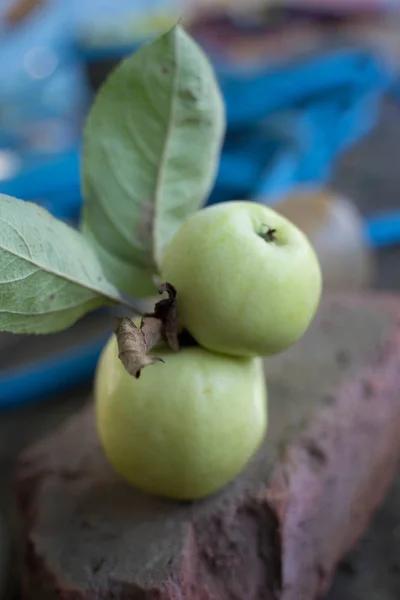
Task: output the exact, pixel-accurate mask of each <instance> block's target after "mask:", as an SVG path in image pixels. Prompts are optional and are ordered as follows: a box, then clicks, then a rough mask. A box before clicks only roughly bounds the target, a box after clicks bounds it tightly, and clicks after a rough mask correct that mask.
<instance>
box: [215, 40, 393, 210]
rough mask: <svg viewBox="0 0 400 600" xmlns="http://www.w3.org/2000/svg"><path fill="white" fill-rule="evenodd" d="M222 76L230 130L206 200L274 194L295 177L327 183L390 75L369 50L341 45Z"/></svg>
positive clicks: (370, 119)
mask: <svg viewBox="0 0 400 600" xmlns="http://www.w3.org/2000/svg"><path fill="white" fill-rule="evenodd" d="M219 78H220V83H221V88H222V91H223V94H224V97H225V101H226V105H227V119H228V133H227V138H226V142H225V145H224V148H223V154H222V159H221V164H220V169H219V173H218V177H217V182H216V186H215V189H214V190H213V194H212V196H211V198H210V203H214V202H218V201H220V199H226V197H227V196H231V197H233V198H235V197H236V198H238V197H247V198H249V197H250V198H253V199H258V198H262V199H263V200H265V199H266V201H268V202H273V201H274V199H276V198H277V197H279V196H280V195H281V194H284V193H286V192H288V191H290V189H292V188H293V187H295V186H296V185H297V184H298V183H310V184H321V183H325V182H326V181H327V180H328V179H329V177H330V175H331V172H332V168H333V165H334V161H335V159H336V158H337V157H338V156H339V155H340V153H341V152H343V151H344V150H346V149H347V148H348V147H349V146H350V145H351V144H354V143H355V142H357V141H358V140H359V139H360V138H362V137H363V136H364V135H365V134H366V133H368V132H369V131H370V130H371V128H372V127H373V126H374V125H375V124H376V121H377V116H378V109H379V103H380V100H381V97H382V95H383V94H384V93H386V92H388V91H390V88H391V85H392V84H393V81H394V78H395V75H394V72H393V71H392V69H391V66H390V64H389V63H384V62H383V61H381V60H379V58H377V57H375V56H373V55H371V54H368V53H367V52H360V51H354V50H347V51H345V50H338V51H332V52H330V53H327V54H326V55H324V56H320V57H313V58H312V59H310V60H308V61H303V62H299V63H298V64H292V65H290V66H287V67H285V68H282V69H280V70H276V71H267V72H265V73H259V74H258V75H257V76H256V77H254V76H253V77H252V78H251V79H249V76H248V74H242V75H240V74H232V73H228V72H226V71H224V70H221V71H220V75H219ZM240 162H241V164H242V166H243V177H242V180H240V175H239V174H238V167H239V163H240ZM250 162H251V163H252V165H251V166H250ZM239 173H240V171H239ZM233 182H236V185H234V184H233Z"/></svg>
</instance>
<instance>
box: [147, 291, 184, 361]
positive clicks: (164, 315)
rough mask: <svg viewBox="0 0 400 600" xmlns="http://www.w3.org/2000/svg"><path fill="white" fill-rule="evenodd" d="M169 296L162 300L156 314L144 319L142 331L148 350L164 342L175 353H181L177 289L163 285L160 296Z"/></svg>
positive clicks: (156, 307)
mask: <svg viewBox="0 0 400 600" xmlns="http://www.w3.org/2000/svg"><path fill="white" fill-rule="evenodd" d="M165 292H166V293H167V294H168V298H165V299H163V300H160V301H159V302H157V304H156V305H155V307H154V312H153V313H152V314H150V315H145V316H144V317H143V319H142V323H141V330H142V331H143V333H144V336H145V340H146V344H147V347H148V349H149V350H150V348H153V346H155V345H156V344H158V343H159V342H161V341H164V342H166V343H167V344H168V346H169V348H170V349H171V350H173V351H174V352H178V351H179V339H178V331H179V323H178V307H177V300H176V295H177V294H176V289H175V288H174V286H173V285H171V284H170V283H163V284H162V285H160V287H159V288H158V293H159V294H164V293H165Z"/></svg>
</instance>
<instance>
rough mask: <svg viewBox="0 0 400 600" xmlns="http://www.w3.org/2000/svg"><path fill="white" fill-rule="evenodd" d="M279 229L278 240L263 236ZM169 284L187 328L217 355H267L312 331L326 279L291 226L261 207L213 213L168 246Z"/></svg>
mask: <svg viewBox="0 0 400 600" xmlns="http://www.w3.org/2000/svg"><path fill="white" fill-rule="evenodd" d="M268 228H271V229H274V230H276V233H275V234H274V235H275V237H276V241H266V240H265V239H264V238H263V237H261V235H260V234H262V233H265V232H266V230H267V229H268ZM161 272H162V277H163V280H164V281H168V282H169V283H171V284H172V285H173V286H174V287H175V288H176V290H177V293H178V296H177V298H178V311H179V318H180V321H181V323H182V325H183V326H184V327H185V328H186V329H187V330H188V331H189V332H190V333H191V334H192V336H193V337H194V338H195V339H196V340H197V342H198V343H199V344H200V345H201V346H203V347H204V348H207V349H208V350H211V351H214V352H221V353H224V354H232V355H237V356H256V355H260V356H269V355H273V354H278V353H279V352H282V351H283V350H285V349H286V348H288V347H289V346H291V345H292V344H293V343H294V342H295V341H297V340H298V339H299V338H301V337H302V335H303V334H304V333H305V331H306V330H307V328H308V327H309V325H310V323H311V321H312V319H313V317H314V314H315V312H316V310H317V308H318V304H319V301H320V297H321V291H322V274H321V269H320V265H319V262H318V259H317V256H316V254H315V252H314V250H313V248H312V246H311V244H310V242H309V241H308V238H307V237H306V236H305V234H303V233H302V232H301V231H300V229H298V228H297V227H296V226H295V225H294V224H293V223H292V222H291V221H289V220H287V219H286V218H285V217H283V216H281V215H279V214H278V213H277V212H276V211H274V210H273V209H271V208H269V207H267V206H264V205H262V204H258V203H255V202H244V201H232V202H224V203H221V204H216V205H213V206H210V207H207V208H205V209H203V210H200V211H199V212H197V213H195V214H194V215H192V216H191V217H189V218H188V219H187V221H185V222H184V223H183V225H182V226H181V227H180V229H179V230H178V231H177V233H176V234H175V235H174V237H173V238H172V240H171V242H170V243H169V244H168V245H167V247H166V249H165V252H164V256H163V263H162V267H161Z"/></svg>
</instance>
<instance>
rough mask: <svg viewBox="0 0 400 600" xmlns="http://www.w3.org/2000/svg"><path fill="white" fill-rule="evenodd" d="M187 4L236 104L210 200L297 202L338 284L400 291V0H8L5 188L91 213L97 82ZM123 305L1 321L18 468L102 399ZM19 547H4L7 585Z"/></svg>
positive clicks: (297, 214) (2, 363) (1, 6)
mask: <svg viewBox="0 0 400 600" xmlns="http://www.w3.org/2000/svg"><path fill="white" fill-rule="evenodd" d="M180 17H181V18H182V19H183V24H184V26H185V27H186V29H187V30H188V31H189V32H190V33H191V34H192V35H193V36H194V37H195V38H196V39H197V40H198V42H199V43H200V44H201V46H202V47H203V48H204V50H205V51H206V52H207V53H208V55H209V56H210V58H211V60H212V62H213V64H214V67H215V70H216V73H217V76H218V79H219V82H220V85H221V89H222V92H223V95H224V98H225V102H226V106H227V117H228V127H227V134H226V139H225V142H224V147H223V152H222V156H221V163H220V167H219V171H218V176H217V180H216V183H215V187H214V189H213V191H212V194H211V196H210V199H209V203H216V202H223V201H226V200H230V199H251V200H255V201H258V202H262V203H266V204H269V205H273V206H274V207H275V208H276V209H277V210H278V211H280V212H282V213H283V214H285V215H287V216H288V217H289V218H291V219H292V220H293V221H294V222H296V223H297V224H298V225H299V226H300V227H301V228H302V229H303V230H304V231H305V232H306V233H307V234H308V235H309V236H310V239H311V241H312V243H313V244H314V247H315V249H316V251H317V253H318V255H319V257H320V260H321V263H322V267H323V273H324V280H325V288H326V289H362V288H370V287H377V288H387V289H395V288H400V195H399V192H398V190H399V189H400V168H399V166H398V165H399V164H400V158H399V157H400V1H398V0H375V1H374V0H291V1H290V0H287V1H286V0H276V1H275V2H273V1H271V0H264V1H262V0H252V1H250V0H231V1H229V0H224V1H223V0H220V1H218V0H197V1H196V0H186V2H185V1H184V0H145V1H144V0H143V1H142V0H0V57H1V60H0V80H1V85H0V193H5V194H9V195H13V196H16V197H18V198H22V199H25V200H33V201H35V202H38V203H40V204H42V205H44V206H46V207H47V208H48V209H49V210H50V211H51V212H52V213H53V214H54V215H56V216H57V217H59V218H62V219H64V220H66V221H67V222H69V223H70V224H72V225H74V224H76V223H77V220H78V217H79V212H80V207H81V203H82V198H81V195H80V173H79V156H80V142H81V132H82V126H83V123H84V119H85V115H86V114H87V111H88V108H89V106H90V103H91V101H92V98H93V94H94V93H95V92H96V90H97V89H98V87H99V86H100V85H101V83H102V82H103V81H104V79H105V77H106V76H107V75H108V73H109V72H110V71H111V69H112V68H113V67H114V66H116V65H117V64H118V62H119V61H120V60H121V59H122V58H123V57H124V56H126V55H127V54H129V53H130V52H132V51H134V50H135V49H137V48H138V47H140V45H141V44H143V43H144V42H146V41H148V40H149V39H151V38H152V37H154V36H156V35H158V34H159V33H161V32H163V31H165V30H166V29H168V28H169V27H170V26H172V25H173V24H174V23H175V22H176V21H177V19H178V18H180ZM112 316H113V315H112V312H111V311H99V312H96V313H95V314H93V315H90V316H88V317H86V318H85V319H83V320H82V321H81V322H80V323H78V324H77V325H76V326H75V327H73V328H71V329H70V330H68V331H67V332H64V333H61V334H57V335H52V336H47V337H45V338H42V337H40V338H34V337H32V338H31V337H19V336H11V335H8V334H0V410H1V413H0V467H4V469H3V470H4V473H7V472H8V469H9V468H10V467H9V465H11V462H12V457H14V456H15V453H16V452H17V451H18V450H19V448H21V447H22V446H23V445H24V444H25V443H27V442H28V441H29V440H30V439H32V438H33V437H36V436H37V435H39V434H40V433H41V432H43V431H45V430H47V429H48V428H49V427H50V426H51V424H53V423H55V422H57V421H58V420H61V419H62V418H63V416H64V415H65V414H67V413H69V412H71V411H72V410H74V408H76V406H78V405H79V404H80V403H81V402H82V401H83V399H84V398H85V397H86V396H87V394H88V392H89V391H90V386H91V380H92V375H93V371H94V368H95V365H96V361H97V358H98V356H99V353H100V351H101V348H102V346H103V344H104V342H105V340H106V339H107V337H108V336H109V334H110V331H111V330H112ZM56 399H57V402H56ZM49 404H50V405H51V406H52V407H53V408H50V409H49ZM54 406H55V408H54ZM4 498H6V494H5V495H4ZM4 502H6V500H4ZM5 538H6V534H5V533H4V534H2V529H1V527H0V539H4V542H3V546H4V548H6V542H5ZM3 550H4V549H3ZM6 557H7V553H6V552H5V550H4V551H2V546H1V545H0V597H1V592H2V587H3V588H4V589H5V587H6V584H5V578H4V577H3V578H2V573H3V572H4V571H5V569H4V568H3V566H4V564H5V562H6ZM397 577H398V575H397ZM398 585H399V584H398ZM397 589H399V588H397ZM399 593H400V592H399ZM337 597H338V598H339V596H337ZM386 597H388V598H389V596H385V598H386ZM394 597H395V596H393V598H394ZM396 597H397V596H396ZM390 598H392V596H390ZM335 600H336V597H335Z"/></svg>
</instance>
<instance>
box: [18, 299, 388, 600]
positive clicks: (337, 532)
mask: <svg viewBox="0 0 400 600" xmlns="http://www.w3.org/2000/svg"><path fill="white" fill-rule="evenodd" d="M266 369H267V373H268V385H269V395H270V430H269V434H268V436H267V438H266V441H265V444H264V446H263V448H262V449H261V450H260V452H259V453H258V454H257V456H255V457H254V459H253V460H252V461H251V463H250V464H249V465H248V468H247V469H246V470H245V472H244V473H243V474H242V475H241V476H240V477H239V478H238V479H237V480H236V481H235V482H233V483H232V484H231V485H230V486H228V487H227V488H226V489H225V490H223V491H222V492H221V493H220V494H218V495H216V496H215V497H213V498H210V499H208V500H206V501H202V502H197V503H182V504H180V503H176V502H169V501H165V500H160V499H157V498H151V497H149V496H146V495H144V494H140V493H138V492H137V491H135V490H134V489H132V488H130V487H129V486H128V485H126V484H125V483H123V482H122V481H121V480H119V479H118V477H117V476H116V475H115V474H114V473H113V472H112V471H111V469H110V468H109V467H108V465H107V463H106V460H105V458H104V456H103V453H102V451H101V449H100V447H99V443H98V439H97V435H96V431H95V427H94V419H93V409H92V407H89V408H86V409H84V411H83V412H82V413H80V414H78V415H77V416H74V417H72V419H71V420H70V421H69V422H68V423H67V424H66V425H65V426H63V427H62V428H61V429H59V430H57V431H56V432H55V433H53V434H52V435H51V436H49V437H47V438H45V439H44V440H42V441H41V442H40V443H38V444H36V445H35V446H34V447H32V448H31V449H29V450H28V451H27V452H26V453H24V455H23V456H22V457H21V459H20V461H19V466H18V469H17V472H16V478H15V489H16V493H17V497H18V504H19V511H20V515H21V517H22V525H23V536H22V539H23V546H22V549H21V550H22V553H21V557H22V581H23V594H22V597H23V598H25V599H28V598H29V600H38V599H40V600H53V599H56V598H62V599H63V600H83V599H85V600H97V599H100V598H101V599H103V598H106V599H107V600H111V599H115V600H128V599H133V600H136V599H137V600H180V599H185V600H244V599H246V600H270V599H271V600H272V599H274V600H275V599H279V600H313V599H316V598H320V597H322V596H323V595H324V593H325V592H326V591H327V589H328V587H329V585H330V582H331V577H332V573H333V570H334V568H335V566H336V564H337V562H338V561H339V560H340V559H341V558H342V557H343V555H344V554H345V553H346V552H347V551H348V550H349V549H350V548H351V547H352V546H353V545H354V543H355V542H356V541H357V539H358V537H359V535H360V534H361V533H362V532H363V531H364V530H365V528H366V527H367V525H368V523H369V520H370V518H371V516H372V514H373V512H374V511H375V509H376V508H377V506H379V504H380V503H381V501H382V499H383V497H384V495H385V493H386V491H387V489H388V486H389V484H390V482H391V480H392V477H393V475H394V473H395V469H396V466H397V462H398V458H399V455H400V436H399V435H398V432H399V430H400V403H399V401H398V400H399V395H398V389H399V386H400V300H399V299H398V298H396V297H390V296H388V297H386V296H375V295H373V294H371V295H367V296H365V297H363V298H360V297H358V296H352V297H348V296H347V297H346V296H330V297H329V298H326V299H325V300H324V302H323V304H322V306H321V310H320V311H319V314H318V316H317V318H316V320H315V322H314V324H313V326H312V327H311V329H310V331H309V332H308V333H307V334H306V335H305V336H304V338H303V340H301V341H300V342H299V343H298V344H296V345H295V346H294V347H293V348H291V349H290V350H289V351H287V352H286V353H284V354H282V355H281V356H278V357H275V358H273V359H269V360H268V361H267V362H266Z"/></svg>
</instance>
